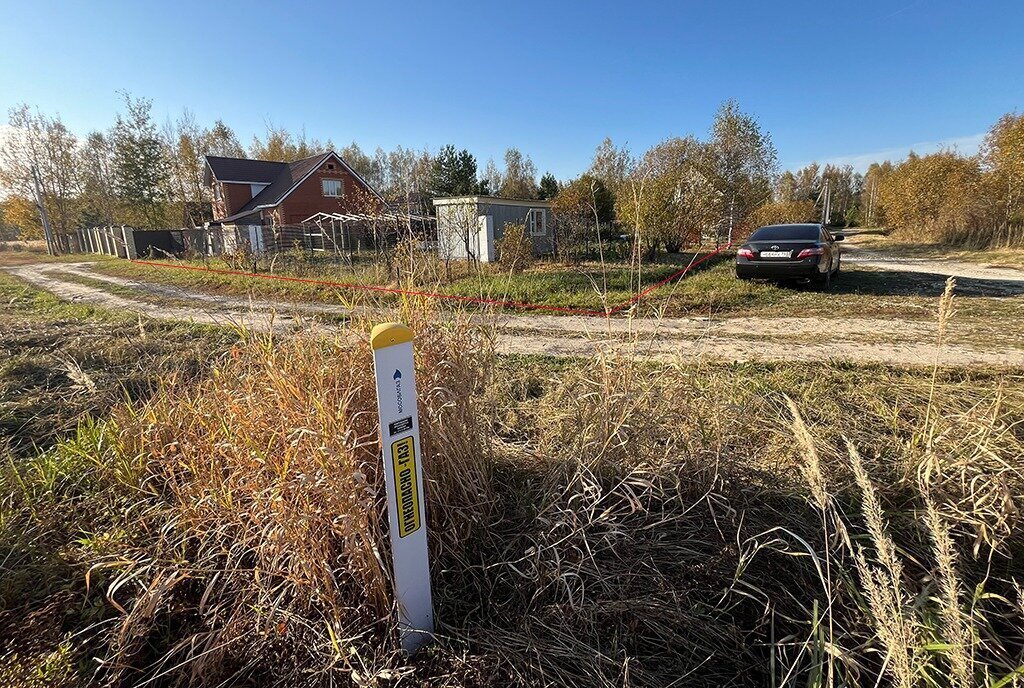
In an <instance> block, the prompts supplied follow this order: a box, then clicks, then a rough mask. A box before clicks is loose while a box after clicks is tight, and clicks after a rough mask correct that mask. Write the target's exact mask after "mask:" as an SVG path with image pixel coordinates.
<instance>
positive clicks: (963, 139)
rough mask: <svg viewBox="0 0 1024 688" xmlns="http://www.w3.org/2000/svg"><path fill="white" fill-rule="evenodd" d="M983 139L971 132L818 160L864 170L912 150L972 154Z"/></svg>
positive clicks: (903, 156) (896, 158)
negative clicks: (872, 164)
mask: <svg viewBox="0 0 1024 688" xmlns="http://www.w3.org/2000/svg"><path fill="white" fill-rule="evenodd" d="M984 140H985V134H984V133H981V134H972V135H970V136H960V137H957V138H952V139H943V140H942V141H924V142H921V143H914V144H911V145H909V146H898V147H896V148H886V149H885V150H880V151H875V152H873V153H858V154H855V155H839V156H836V157H833V158H825V159H823V160H818V161H816V162H818V163H819V164H821V165H824V164H832V165H853V169H854V170H855V171H857V172H865V171H866V170H867V169H868V166H869V165H871V163H873V162H883V161H885V160H891V161H892V162H898V161H900V160H903V159H904V158H905V157H907V154H908V153H909V152H910V151H914V152H915V153H918V154H919V155H927V154H928V153H935V152H937V151H940V150H955V151H956V152H958V153H960V154H961V155H974V154H975V153H977V152H978V149H979V148H980V147H981V144H982V142H983V141H984ZM808 164H810V163H809V162H806V163H801V164H799V165H795V166H794V167H793V169H799V168H801V167H803V166H804V165H808Z"/></svg>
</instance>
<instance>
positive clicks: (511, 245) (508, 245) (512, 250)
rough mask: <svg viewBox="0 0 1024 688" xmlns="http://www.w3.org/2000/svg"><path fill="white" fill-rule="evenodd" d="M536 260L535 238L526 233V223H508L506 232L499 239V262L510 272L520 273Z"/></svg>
mask: <svg viewBox="0 0 1024 688" xmlns="http://www.w3.org/2000/svg"><path fill="white" fill-rule="evenodd" d="M534 260H536V256H535V255H534V249H533V239H531V238H530V236H529V235H528V234H527V233H526V225H523V224H512V223H509V224H506V225H505V233H504V235H503V236H502V237H501V239H500V240H499V241H498V262H500V263H501V264H502V265H503V266H505V267H507V268H508V269H509V271H510V272H513V273H520V272H522V271H523V270H525V269H526V268H528V267H530V266H531V265H532V264H533V262H534Z"/></svg>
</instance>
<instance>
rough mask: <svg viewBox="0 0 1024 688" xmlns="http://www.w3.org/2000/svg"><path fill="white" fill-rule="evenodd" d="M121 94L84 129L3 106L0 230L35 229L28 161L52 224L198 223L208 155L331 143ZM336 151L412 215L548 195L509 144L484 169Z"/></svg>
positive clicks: (465, 161) (398, 153) (445, 156)
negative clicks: (477, 200) (250, 131)
mask: <svg viewBox="0 0 1024 688" xmlns="http://www.w3.org/2000/svg"><path fill="white" fill-rule="evenodd" d="M121 95H122V108H121V111H120V112H118V113H117V114H116V116H115V119H114V122H113V124H112V125H111V126H110V128H109V129H107V130H105V131H92V132H89V133H88V134H86V135H85V136H84V137H78V136H76V135H75V134H74V133H73V132H72V131H71V130H70V129H68V127H67V126H66V125H65V124H64V122H63V121H62V120H61V118H60V116H59V115H54V116H50V115H47V114H45V113H42V112H40V111H39V110H36V109H32V108H30V107H29V106H28V105H21V106H18V107H15V108H13V109H12V110H11V111H10V113H9V119H8V122H9V125H10V127H9V129H8V134H7V136H5V137H4V138H3V140H2V141H0V199H2V200H0V231H6V234H7V235H13V234H15V233H17V234H20V235H21V236H26V237H37V236H40V235H41V231H42V230H41V224H40V218H39V213H38V212H37V209H36V207H35V202H34V198H35V195H34V189H33V176H32V172H31V170H32V169H33V168H34V169H36V170H38V172H39V178H40V181H41V185H42V188H41V191H42V196H43V199H44V203H45V206H46V210H47V215H48V216H49V219H50V222H51V223H52V225H53V227H54V230H55V231H56V232H59V233H67V232H71V231H74V230H75V229H77V228H79V227H82V226H95V225H108V224H127V225H131V226H134V227H143V228H161V227H181V226H188V227H193V226H199V225H202V224H203V223H204V222H206V221H209V220H210V219H212V217H211V198H210V189H209V188H208V187H206V186H205V185H204V183H203V176H204V156H206V155H217V156H225V157H239V158H241V157H249V158H255V159H259V160H275V161H284V162H290V161H294V160H300V159H302V158H306V157H310V156H312V155H316V154H317V153H321V152H324V151H327V150H335V146H334V143H333V142H332V141H331V140H330V139H327V140H324V141H321V140H319V139H316V138H310V137H307V136H306V133H305V131H302V132H301V133H299V134H298V135H295V134H292V133H291V132H289V131H287V130H286V129H284V128H281V127H276V126H272V125H271V126H268V127H267V131H266V133H265V135H263V136H254V137H253V139H252V141H251V142H250V144H249V145H248V146H243V145H242V144H241V142H240V141H239V139H238V136H237V135H236V134H235V132H234V130H232V129H231V127H230V126H228V125H227V124H225V123H224V122H223V121H221V120H216V121H215V122H214V123H213V124H212V125H210V126H204V125H201V124H199V123H198V122H197V121H196V119H195V117H194V116H193V115H192V114H191V113H190V112H188V111H185V112H183V113H182V114H181V116H180V117H178V118H177V119H176V120H173V121H170V120H169V121H167V122H165V123H164V124H163V125H162V126H158V124H157V123H156V121H155V120H154V117H153V113H152V103H151V101H150V100H148V99H146V98H136V97H133V96H132V95H130V94H128V93H123V94H121ZM336 151H337V153H338V154H339V155H340V156H341V157H342V158H343V159H344V160H345V161H346V162H347V163H348V164H349V165H350V166H351V167H352V168H353V169H354V170H355V172H357V173H358V174H359V175H360V176H362V177H363V178H364V179H366V180H367V182H368V183H369V184H370V185H372V186H373V187H374V188H375V189H377V190H378V191H380V192H381V194H382V195H383V196H384V197H385V199H387V200H388V201H389V202H390V203H392V204H393V205H395V206H404V207H407V208H408V209H409V210H410V211H411V212H414V213H428V212H431V205H430V203H429V201H430V199H431V198H433V197H435V196H442V195H445V196H446V195H454V194H468V193H475V194H496V195H503V196H512V197H517V198H540V197H544V196H543V195H544V193H546V192H547V193H553V191H552V188H553V186H552V185H553V183H554V177H553V176H552V175H550V174H547V175H545V176H544V177H542V178H541V180H540V183H539V184H538V182H537V169H536V166H535V165H534V163H533V161H532V160H531V159H530V157H529V156H528V155H524V154H523V153H521V152H520V151H519V150H518V149H516V148H510V149H508V150H507V151H506V153H505V155H504V160H503V162H504V165H503V166H501V167H499V165H497V164H496V163H495V162H494V161H493V160H490V161H488V163H487V166H486V167H485V168H484V169H483V170H482V171H478V170H477V162H476V159H475V157H474V156H473V155H472V154H470V153H469V151H467V150H465V149H463V150H457V149H456V148H455V146H452V145H448V146H444V147H442V148H441V149H440V150H439V151H438V152H437V153H436V154H435V153H432V152H431V151H429V150H426V149H424V150H415V149H411V148H405V147H402V146H398V147H396V148H395V149H394V150H390V151H386V150H384V149H383V148H380V147H378V148H377V149H376V150H375V151H373V152H372V153H367V152H364V151H363V150H362V149H361V148H360V147H359V145H358V144H357V143H355V142H353V143H351V144H349V145H347V146H345V147H343V148H340V149H336ZM545 190H546V191H545Z"/></svg>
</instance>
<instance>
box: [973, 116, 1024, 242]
mask: <svg viewBox="0 0 1024 688" xmlns="http://www.w3.org/2000/svg"><path fill="white" fill-rule="evenodd" d="M981 160H982V165H983V167H984V169H985V171H986V173H987V174H988V179H987V182H988V186H989V189H990V191H991V193H992V195H993V200H994V201H995V203H996V204H997V206H998V207H999V208H1000V209H1001V210H1002V214H1003V217H1004V218H1005V221H1006V222H1007V223H1009V222H1024V115H1018V114H1017V113H1011V114H1008V115H1004V116H1003V117H1002V118H1000V120H999V121H998V122H996V124H995V126H994V127H992V129H991V130H990V131H989V132H988V135H987V136H986V137H985V143H984V144H983V146H982V149H981Z"/></svg>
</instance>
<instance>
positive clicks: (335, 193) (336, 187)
mask: <svg viewBox="0 0 1024 688" xmlns="http://www.w3.org/2000/svg"><path fill="white" fill-rule="evenodd" d="M320 184H321V185H322V186H323V190H324V196H327V197H328V198H340V197H341V196H342V195H343V193H344V187H343V186H342V184H341V180H340V179H324V180H321V182H320Z"/></svg>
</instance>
